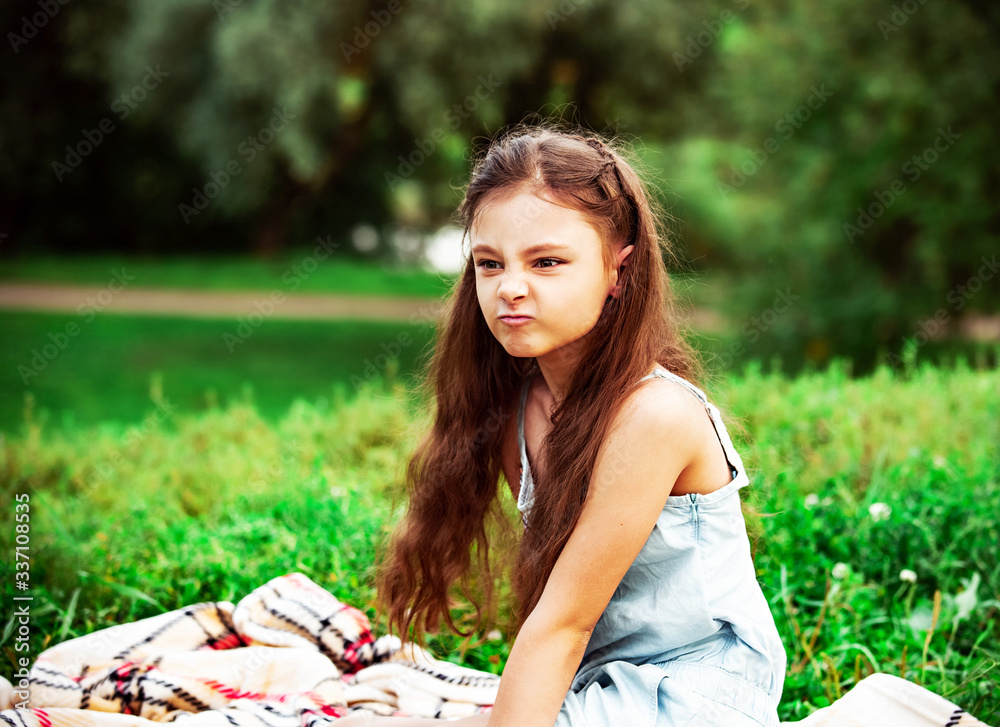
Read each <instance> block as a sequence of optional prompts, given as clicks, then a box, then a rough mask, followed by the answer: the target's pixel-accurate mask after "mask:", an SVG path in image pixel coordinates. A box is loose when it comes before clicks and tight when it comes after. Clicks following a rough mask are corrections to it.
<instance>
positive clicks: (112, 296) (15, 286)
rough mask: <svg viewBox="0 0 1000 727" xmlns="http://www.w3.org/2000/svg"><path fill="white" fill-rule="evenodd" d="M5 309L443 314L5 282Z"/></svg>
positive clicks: (0, 290)
mask: <svg viewBox="0 0 1000 727" xmlns="http://www.w3.org/2000/svg"><path fill="white" fill-rule="evenodd" d="M114 287H117V288H118V290H117V291H115V290H114V289H113V288H114ZM0 309H2V310H23V311H52V312H79V313H82V314H87V313H89V312H90V311H95V312H107V313H129V314H140V315H171V316H192V317H199V318H239V317H244V316H248V315H250V314H252V313H255V312H257V313H259V314H261V315H264V316H266V317H272V316H273V317H274V318H296V319H321V320H322V319H336V318H353V319H363V320H380V321H399V320H402V321H411V322H413V323H419V322H422V321H424V320H431V321H433V320H434V319H435V317H436V315H437V314H438V312H439V311H440V309H441V301H440V300H438V299H436V298H413V297H410V298H404V297H388V296H361V295H325V294H310V293H301V294H298V293H297V294H285V293H282V292H281V291H259V292H254V291H205V290H183V289H158V288H130V287H122V286H121V285H120V284H119V285H117V286H114V285H113V284H112V285H109V286H102V287H98V286H90V285H62V284H52V285H47V284H41V283H0Z"/></svg>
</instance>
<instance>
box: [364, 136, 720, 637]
mask: <svg viewBox="0 0 1000 727" xmlns="http://www.w3.org/2000/svg"><path fill="white" fill-rule="evenodd" d="M521 191H527V192H531V193H536V194H543V193H544V194H545V195H546V197H548V198H550V199H553V200H555V201H557V203H559V204H563V205H566V206H567V207H570V208H572V209H575V210H577V211H579V212H581V213H582V214H584V215H585V216H586V217H587V218H588V220H589V221H591V223H592V224H593V225H594V226H595V228H596V229H597V230H598V232H599V233H601V237H602V238H603V240H604V242H605V248H606V249H605V253H606V254H605V259H606V261H608V262H611V261H612V260H613V255H614V252H615V251H616V250H618V249H620V248H621V247H622V246H624V245H628V244H634V245H635V247H634V249H633V250H632V252H631V254H630V255H629V257H628V258H627V260H626V264H625V266H624V267H623V268H622V270H621V275H620V278H619V282H620V283H622V288H623V292H622V294H621V295H619V296H618V297H613V296H609V297H608V299H607V300H606V302H605V305H604V308H603V310H602V312H601V314H600V317H599V319H598V321H597V323H596V324H595V326H594V330H593V331H592V333H591V334H590V335H588V336H585V337H583V338H582V339H580V342H579V343H580V346H581V350H580V358H579V359H578V360H580V361H585V362H586V364H585V365H581V366H579V367H578V368H577V369H576V371H575V372H574V375H573V378H572V382H571V383H570V386H569V389H568V391H567V392H566V394H565V397H564V398H563V400H562V401H561V402H559V403H558V406H557V408H556V409H555V411H554V412H553V414H552V428H551V431H550V432H549V434H548V435H547V436H546V438H545V441H544V444H543V447H544V454H543V458H544V460H545V462H546V468H545V472H544V473H542V472H535V473H534V481H535V501H534V506H533V509H532V512H531V522H530V524H529V527H528V528H526V530H525V532H524V536H523V538H522V540H521V544H520V549H519V551H518V557H517V561H516V564H515V566H514V572H513V584H514V591H515V593H516V595H517V597H518V600H519V609H518V612H517V614H516V615H517V620H518V622H519V623H523V620H524V618H526V617H527V615H528V614H529V613H531V610H532V609H533V608H534V606H535V604H536V603H537V602H538V599H539V597H540V595H541V593H542V589H543V588H544V587H545V582H546V580H547V579H548V576H549V573H550V572H551V571H552V568H553V566H554V565H555V562H556V559H557V558H558V557H559V554H560V553H561V552H562V549H563V546H564V545H565V543H566V541H567V540H568V539H569V536H570V534H571V533H572V531H573V528H574V527H575V526H576V523H577V520H578V518H579V516H580V512H581V510H582V509H583V504H584V501H585V500H586V498H587V492H588V488H589V484H590V479H591V475H592V472H593V469H594V464H595V462H596V459H597V454H598V450H599V449H600V447H601V443H602V442H603V440H604V436H605V433H606V432H607V430H608V427H609V425H610V423H611V421H612V419H613V417H614V415H615V414H616V413H617V411H618V410H619V408H620V407H621V405H622V404H623V402H624V401H625V399H626V397H627V396H628V395H629V394H630V393H631V392H632V391H633V390H634V387H635V386H636V385H637V382H638V381H639V379H641V378H642V377H643V376H644V375H646V374H648V373H649V372H650V371H651V367H652V365H653V364H654V363H659V364H661V365H663V366H665V367H666V368H667V369H669V370H670V371H672V372H674V373H676V374H677V375H679V376H682V377H684V378H686V379H688V380H689V381H691V382H692V383H696V384H697V383H698V380H699V378H700V376H701V371H702V369H701V366H700V364H699V362H698V360H697V358H696V356H695V354H694V352H693V351H692V349H691V348H690V346H689V345H688V344H687V342H686V341H685V339H684V337H683V335H682V333H681V331H680V330H679V327H678V324H677V320H678V319H677V315H676V312H677V311H676V305H677V304H676V302H675V299H674V295H673V293H672V291H671V289H670V285H669V280H668V278H667V275H666V268H665V265H664V260H663V258H664V256H667V257H669V258H671V259H672V260H674V261H676V256H675V254H674V252H673V250H671V249H670V248H669V247H668V246H667V245H666V243H665V235H664V234H663V233H662V227H661V225H662V215H661V214H660V212H659V208H658V207H657V206H656V203H655V201H654V199H653V198H652V196H651V195H650V194H649V193H648V191H647V189H646V187H645V185H644V184H643V182H642V180H641V179H640V177H639V176H638V174H637V173H636V172H635V170H634V169H633V167H632V165H630V164H629V163H628V162H626V160H625V158H624V157H623V152H621V151H618V150H616V149H615V148H613V146H612V145H610V144H609V143H607V142H605V141H604V140H603V139H601V138H600V137H598V136H596V135H592V134H588V133H585V132H582V131H579V130H577V131H575V133H574V132H573V131H567V130H559V129H557V128H555V127H553V126H550V125H545V126H517V127H514V128H512V129H510V130H508V131H507V132H505V133H503V134H501V135H500V136H498V138H496V139H494V140H493V141H492V142H491V143H490V144H489V145H488V147H487V148H486V150H485V153H484V154H483V155H481V157H480V158H479V159H478V161H477V162H476V163H475V165H474V168H473V171H472V177H471V181H470V182H469V184H468V187H467V188H466V191H465V198H464V199H463V201H462V203H461V206H460V207H459V209H458V215H459V217H460V220H461V222H462V224H463V225H464V228H465V232H466V234H468V233H469V230H470V228H471V227H472V226H473V224H474V223H475V221H476V218H477V214H478V213H479V212H480V211H481V210H482V209H483V207H484V206H485V205H486V204H488V203H489V202H491V201H493V200H496V199H498V198H499V197H501V196H503V195H507V194H510V193H512V192H521ZM445 311H446V312H445V323H444V327H443V330H442V331H441V333H440V336H439V340H438V343H437V347H436V349H435V351H434V354H433V356H432V358H431V360H430V367H429V368H430V370H429V375H428V377H427V378H426V380H425V381H426V386H427V387H428V388H429V389H431V394H432V397H433V400H434V401H435V402H436V411H435V414H434V424H433V427H432V428H431V430H430V431H429V432H428V433H427V434H426V436H425V437H424V438H423V440H422V442H421V443H420V445H419V446H418V448H417V450H416V452H415V454H414V455H413V457H412V459H411V460H410V462H409V465H408V467H407V486H408V490H409V507H408V510H407V513H406V516H405V519H404V521H403V522H402V523H401V525H400V526H399V527H398V528H397V530H396V532H395V535H394V537H393V540H392V543H391V546H390V551H389V559H388V562H387V563H386V564H385V566H384V567H383V568H382V569H381V571H380V573H379V589H378V590H379V597H380V601H381V602H382V604H383V605H384V606H385V607H386V609H387V612H388V613H387V615H388V620H389V625H390V628H393V627H394V628H397V629H398V630H399V632H400V633H402V634H407V633H408V632H409V630H410V628H411V627H412V628H413V629H414V631H415V634H416V638H418V639H419V638H421V637H422V634H423V632H424V631H429V630H430V631H432V630H434V629H436V627H437V626H438V624H440V622H441V621H442V620H444V621H445V622H446V623H447V624H448V625H449V627H450V628H452V629H453V630H454V631H456V632H459V633H461V631H460V630H459V629H458V628H457V627H456V625H455V623H454V621H453V619H452V617H451V614H450V612H449V609H450V605H451V602H450V599H449V593H450V591H451V589H452V587H453V586H455V585H456V584H458V585H459V586H460V587H461V588H462V590H463V592H464V593H465V594H466V596H469V595H470V594H472V593H473V591H474V592H475V595H476V597H478V598H480V599H482V600H483V601H485V603H483V604H477V605H476V607H477V609H479V606H480V605H484V606H487V607H488V608H490V609H491V611H492V603H493V585H494V580H493V579H494V574H493V573H492V572H491V564H490V551H489V546H490V542H489V538H488V537H487V534H488V531H489V527H488V525H487V521H488V519H489V518H488V516H489V515H490V514H491V513H492V514H496V513H498V497H497V494H498V488H499V482H500V472H501V456H502V455H501V451H502V446H503V441H504V433H505V431H507V425H506V422H507V421H508V420H510V419H511V418H512V414H513V413H514V412H515V411H516V407H517V397H518V393H519V390H520V387H521V385H522V384H523V382H524V380H525V377H526V376H529V375H531V374H532V373H533V371H534V370H535V368H536V366H537V365H536V364H535V363H534V360H533V359H518V358H515V357H513V356H511V355H510V354H508V353H507V352H506V350H504V348H503V346H501V345H500V343H499V342H498V341H497V340H496V338H494V336H493V334H492V333H491V332H490V330H489V328H488V327H487V324H486V321H485V318H484V316H483V314H482V311H481V310H480V307H479V302H478V298H477V293H476V277H475V267H474V264H473V260H472V256H471V255H470V256H469V258H468V260H467V261H466V266H465V271H464V273H463V274H462V276H461V278H460V279H459V280H458V282H457V283H456V285H455V287H454V288H453V290H452V291H451V294H450V295H449V298H448V302H447V305H446V307H445ZM473 557H475V560H476V567H475V568H474V569H473V567H472V566H473ZM470 571H474V572H472V573H470ZM481 617H482V611H481V610H477V618H481Z"/></svg>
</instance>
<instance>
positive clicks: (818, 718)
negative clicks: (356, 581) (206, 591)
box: [0, 573, 988, 727]
mask: <svg viewBox="0 0 1000 727" xmlns="http://www.w3.org/2000/svg"><path fill="white" fill-rule="evenodd" d="M13 681H14V684H13V685H12V684H10V683H9V682H7V680H5V679H4V678H3V677H0V727H8V726H9V727H154V723H156V722H183V723H184V725H186V726H187V727H300V726H301V727H323V726H324V725H326V723H328V722H330V721H331V720H336V719H337V718H339V717H342V716H344V715H346V714H348V713H349V712H353V711H355V710H367V711H369V712H372V713H375V714H380V715H410V716H422V717H438V718H442V719H452V718H459V717H464V716H467V715H470V714H475V713H477V712H485V711H489V710H490V708H491V705H492V704H493V701H494V699H495V697H496V693H497V687H498V686H499V683H500V679H499V677H497V676H495V675H493V674H487V673H485V672H480V671H476V670H473V669H468V668H465V667H460V666H456V665H454V664H451V663H449V662H445V661H439V660H437V659H435V658H434V657H432V656H431V655H430V654H428V653H427V652H426V651H425V650H423V649H421V648H420V647H418V646H415V645H413V644H402V643H400V641H399V639H397V638H395V637H392V636H383V637H381V638H378V639H376V638H374V637H373V636H372V632H371V628H370V625H369V623H368V619H367V618H366V617H365V615H364V614H363V613H361V611H359V610H357V609H356V608H352V607H351V606H348V605H346V604H343V603H341V602H340V601H338V600H337V599H336V598H334V597H333V595H332V594H330V593H329V592H327V591H326V590H324V589H322V588H320V587H319V586H317V585H316V584H315V583H313V582H312V581H311V580H309V579H308V578H307V577H306V576H304V575H303V574H301V573H290V574H288V575H284V576H280V577H278V578H275V579H273V580H271V581H269V582H268V583H266V584H264V585H263V586H260V587H259V588H256V589H254V590H253V591H251V592H250V593H249V594H248V595H247V596H246V597H244V598H243V599H242V600H241V601H240V602H239V603H238V604H236V606H235V607H234V606H233V604H232V603H230V602H228V601H218V602H215V603H198V604H195V605H193V606H187V607H186V608H182V609H178V610H176V611H170V612H168V613H163V614H160V615H159V616H153V617H151V618H147V619H143V620H141V621H135V622H132V623H126V624H121V625H118V626H112V627H110V628H107V629H104V630H102V631H95V632H94V633H92V634H87V635H86V636H81V637H79V638H76V639H71V640H69V641H66V642H63V643H61V644H58V645H56V646H53V647H52V648H50V649H47V650H46V651H44V652H42V654H40V655H39V657H38V659H37V660H36V661H35V663H34V664H33V665H32V667H31V669H30V671H28V672H27V673H26V674H15V675H14V680H13ZM25 692H28V693H29V694H30V696H29V697H28V698H27V700H25ZM19 705H20V706H19ZM782 725H783V727H895V726H896V725H899V726H900V727H903V726H905V727H988V726H987V725H985V724H984V723H983V722H980V721H979V720H977V719H975V718H974V717H973V716H972V715H970V714H968V713H966V712H964V711H963V710H961V709H959V708H958V707H957V706H955V705H954V704H952V703H951V702H949V701H948V700H946V699H944V698H943V697H940V696H938V695H937V694H934V693H933V692H930V691H928V690H926V689H924V688H923V687H920V686H918V685H916V684H913V683H912V682H908V681H906V680H904V679H900V678H898V677H893V676H890V675H888V674H873V675H871V676H869V677H867V678H866V679H863V680H862V681H861V682H860V683H859V684H857V685H856V686H855V687H854V688H853V689H852V690H851V691H850V692H848V693H847V694H846V695H844V696H843V697H842V698H841V699H838V700H837V701H836V702H834V703H833V704H832V705H830V706H829V707H826V708H824V709H820V710H818V711H817V712H815V713H813V714H812V715H811V716H810V717H808V718H807V719H805V720H803V721H802V722H784V723H782ZM615 727H618V726H617V725H616V726H615ZM621 727H629V726H625V725H623V726H621Z"/></svg>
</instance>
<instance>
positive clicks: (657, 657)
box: [517, 367, 785, 727]
mask: <svg viewBox="0 0 1000 727" xmlns="http://www.w3.org/2000/svg"><path fill="white" fill-rule="evenodd" d="M650 378H659V379H665V380H668V381H673V382H676V383H677V384H680V385H682V386H684V387H685V388H687V389H688V390H689V391H690V392H691V393H692V394H694V396H696V397H698V399H699V400H700V401H701V402H702V404H704V406H705V409H706V411H707V412H708V415H709V417H710V418H711V420H712V424H713V425H714V426H715V431H716V434H717V435H718V437H719V441H720V442H721V444H722V449H723V451H724V452H725V454H726V459H727V461H728V463H729V468H730V471H731V472H732V474H733V479H732V481H731V482H730V483H729V484H727V485H725V486H724V487H722V488H721V489H719V490H716V491H715V492H712V493H710V494H707V495H700V494H689V495H671V496H670V497H668V498H667V500H666V503H665V504H664V506H663V511H662V512H661V513H660V516H659V518H658V519H657V521H656V525H655V526H654V528H653V532H652V533H651V534H650V536H649V539H648V540H647V541H646V544H645V545H644V546H643V548H642V550H641V551H640V552H639V554H638V555H637V556H636V559H635V560H634V561H633V563H632V565H631V566H630V567H629V569H628V571H627V572H626V573H625V575H624V577H623V578H622V580H621V582H620V583H619V585H618V588H617V590H615V592H614V595H612V597H611V601H610V602H609V603H608V606H607V608H606V609H605V610H604V613H603V614H602V615H601V618H600V620H598V622H597V625H596V626H595V628H594V631H593V633H592V635H591V637H590V642H589V643H588V645H587V649H586V651H585V653H584V656H583V660H582V662H581V663H580V667H579V669H578V670H577V672H576V676H575V677H574V679H573V682H572V684H571V686H570V690H569V692H568V693H567V695H566V700H565V702H564V703H563V706H562V709H561V711H560V712H559V718H558V719H557V721H556V727H570V726H572V727H584V726H586V727H667V726H668V725H669V726H670V727H682V726H683V725H692V727H694V725H698V727H703V726H710V725H719V726H720V727H723V726H725V727H744V726H746V727H760V726H761V725H764V726H765V727H777V725H778V716H777V706H778V699H779V698H780V696H781V689H782V684H783V682H784V677H785V650H784V648H783V647H782V645H781V641H780V639H779V637H778V632H777V629H776V628H775V625H774V619H773V618H772V616H771V611H770V609H769V608H768V604H767V601H766V600H765V598H764V595H763V593H762V592H761V589H760V586H759V585H758V583H757V580H756V575H755V572H754V566H753V562H752V561H751V558H750V543H749V538H748V537H747V533H746V523H745V521H744V519H743V512H742V510H741V509H740V498H739V494H738V491H739V489H740V488H741V487H745V486H746V485H748V484H750V481H749V479H748V477H747V474H746V471H745V470H744V468H743V461H742V460H741V459H740V456H739V454H738V453H737V452H736V450H735V449H734V448H733V444H732V441H731V439H730V438H729V433H728V432H727V431H726V428H725V425H724V424H723V422H722V418H721V416H720V414H719V410H718V409H717V408H716V407H715V405H714V404H712V403H711V402H709V401H708V398H707V397H706V396H705V393H704V392H703V391H702V390H701V389H699V388H698V387H697V386H695V385H694V384H692V383H690V382H689V381H686V380H685V379H682V378H681V377H679V376H677V375H676V374H672V373H670V372H669V371H667V370H665V369H663V368H659V367H657V368H656V369H655V370H654V371H653V373H651V374H649V375H648V376H644V377H643V378H642V379H641V380H642V381H645V380H646V379H650ZM528 385H529V382H525V386H524V388H523V390H522V391H521V402H520V406H519V408H518V420H517V430H518V443H519V446H520V452H521V489H520V492H519V494H518V501H517V508H518V510H520V511H521V515H522V518H523V519H524V521H525V523H527V522H528V518H529V516H530V513H531V506H532V502H533V499H534V489H533V488H534V482H533V481H532V478H531V470H530V468H529V465H528V454H527V450H526V448H525V444H524V405H525V400H526V398H527V394H528Z"/></svg>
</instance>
